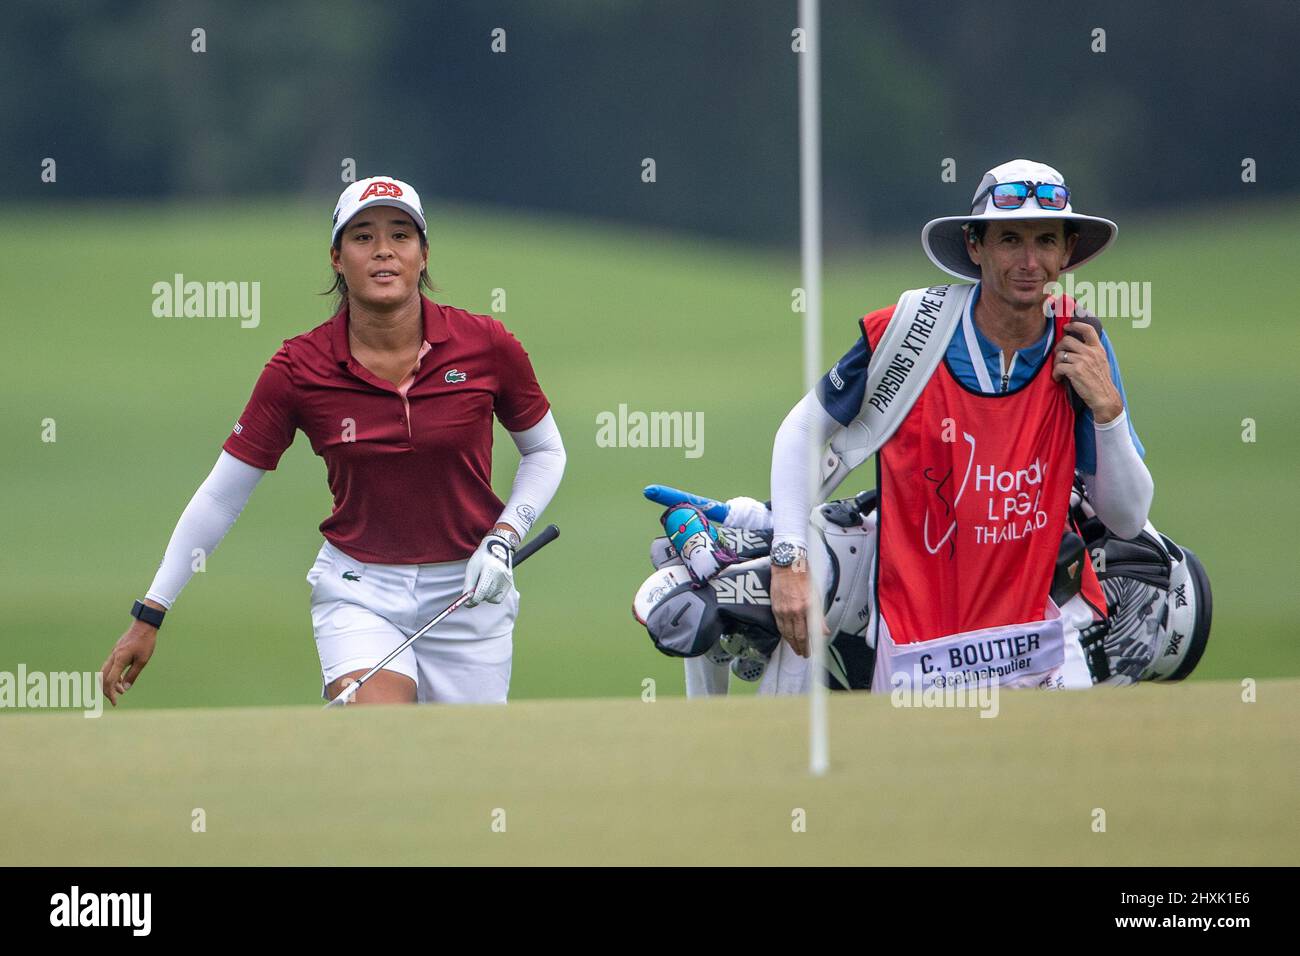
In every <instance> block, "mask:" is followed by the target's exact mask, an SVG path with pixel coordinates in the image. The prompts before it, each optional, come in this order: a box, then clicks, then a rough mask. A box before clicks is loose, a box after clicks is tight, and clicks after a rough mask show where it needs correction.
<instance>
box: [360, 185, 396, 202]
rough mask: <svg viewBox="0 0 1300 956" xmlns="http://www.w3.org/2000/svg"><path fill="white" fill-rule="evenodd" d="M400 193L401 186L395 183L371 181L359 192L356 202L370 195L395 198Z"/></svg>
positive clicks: (362, 200)
mask: <svg viewBox="0 0 1300 956" xmlns="http://www.w3.org/2000/svg"><path fill="white" fill-rule="evenodd" d="M400 195H402V187H401V186H399V185H397V183H371V184H370V185H369V186H367V187H366V191H365V192H363V193H362V194H361V198H360V199H358V200H357V202H365V201H366V200H367V199H369V198H370V197H371V196H386V197H388V198H389V199H396V198H397V197H398V196H400Z"/></svg>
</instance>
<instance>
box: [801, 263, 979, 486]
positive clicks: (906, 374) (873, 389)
mask: <svg viewBox="0 0 1300 956" xmlns="http://www.w3.org/2000/svg"><path fill="white" fill-rule="evenodd" d="M974 288H975V286H974V285H972V284H966V283H954V284H952V285H936V286H931V287H930V288H928V289H910V290H908V291H907V292H904V293H903V294H902V296H900V297H899V299H898V305H897V307H896V308H895V309H894V314H893V316H892V317H891V318H890V320H889V324H888V325H887V326H885V332H884V334H883V335H882V336H881V337H880V342H879V343H878V344H877V345H876V347H875V349H873V350H872V353H871V359H870V361H869V363H868V365H867V387H866V391H865V392H864V393H863V396H862V407H861V408H860V409H859V410H858V413H857V414H856V415H855V416H854V417H853V421H851V422H850V423H849V424H848V425H846V426H844V427H843V428H841V429H839V430H838V431H837V432H836V433H835V434H834V435H833V436H832V437H831V441H830V448H829V450H828V451H827V452H826V454H825V455H823V456H822V470H821V478H822V489H821V496H820V497H819V498H818V500H819V501H824V500H825V499H826V497H827V496H828V495H829V494H830V493H831V492H832V491H834V490H835V486H836V485H838V484H839V483H840V482H841V481H843V480H844V477H845V476H846V475H847V474H848V473H849V472H850V471H852V470H853V469H854V468H857V467H858V466H859V465H861V464H862V463H863V462H864V461H866V460H867V459H868V458H870V457H871V456H872V455H874V454H875V453H876V452H877V451H879V450H880V446H881V445H883V444H884V443H885V442H887V441H888V440H889V439H890V438H891V437H892V436H893V434H894V432H895V431H897V430H898V426H899V425H901V424H902V422H903V419H904V418H905V417H906V416H907V413H908V412H909V411H911V409H912V406H913V405H914V404H915V403H916V400H917V398H918V397H919V396H920V394H921V390H922V389H924V388H925V386H926V383H927V382H929V381H930V376H931V375H933V374H934V370H935V369H936V368H938V367H939V362H940V361H942V359H943V353H944V351H945V350H946V349H947V347H948V341H949V340H950V339H951V338H952V334H953V332H954V331H955V330H956V328H957V323H958V322H960V321H961V316H962V312H963V311H965V309H966V302H967V300H968V299H969V298H970V295H971V291H972V290H973V289H974Z"/></svg>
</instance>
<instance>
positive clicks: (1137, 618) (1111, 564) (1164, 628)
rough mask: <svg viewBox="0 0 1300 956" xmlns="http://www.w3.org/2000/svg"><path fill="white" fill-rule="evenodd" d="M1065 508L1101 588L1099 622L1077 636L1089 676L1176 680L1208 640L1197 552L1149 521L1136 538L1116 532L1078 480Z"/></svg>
mask: <svg viewBox="0 0 1300 956" xmlns="http://www.w3.org/2000/svg"><path fill="white" fill-rule="evenodd" d="M1071 510H1072V512H1073V514H1074V518H1075V521H1076V523H1077V524H1078V527H1079V529H1080V531H1081V532H1082V534H1083V539H1084V541H1085V543H1086V547H1087V550H1088V554H1089V555H1090V559H1091V561H1092V564H1093V568H1094V569H1095V570H1096V572H1097V577H1098V579H1100V581H1101V588H1102V591H1103V592H1105V594H1106V605H1107V617H1106V621H1105V622H1104V627H1103V628H1102V630H1101V631H1100V632H1099V633H1097V634H1096V635H1089V634H1088V633H1085V634H1084V635H1083V638H1082V640H1083V643H1084V652H1085V653H1086V654H1088V657H1089V664H1090V667H1091V669H1092V672H1093V678H1094V680H1095V681H1097V682H1098V683H1107V684H1132V683H1136V682H1137V681H1144V680H1151V681H1179V680H1182V679H1183V678H1184V677H1186V676H1187V675H1188V674H1190V673H1191V672H1192V671H1193V669H1195V667H1196V665H1197V664H1198V663H1199V662H1200V660H1201V655H1202V654H1204V653H1205V647H1206V644H1208V643H1209V640H1210V619H1211V616H1212V613H1213V598H1212V595H1211V593H1210V579H1209V576H1208V575H1207V574H1206V571H1205V566H1204V565H1203V564H1201V560H1200V558H1198V557H1197V556H1196V555H1195V554H1194V553H1193V552H1192V551H1191V550H1190V549H1189V548H1185V547H1181V546H1180V545H1177V544H1175V543H1174V542H1173V541H1172V540H1171V539H1170V538H1169V537H1168V536H1167V535H1164V534H1161V533H1160V532H1159V531H1157V530H1156V529H1155V527H1154V526H1153V525H1152V524H1151V522H1149V521H1148V522H1147V524H1146V527H1145V528H1143V529H1142V533H1141V534H1139V535H1138V536H1137V537H1136V538H1118V537H1116V536H1115V535H1113V534H1112V533H1111V532H1110V531H1109V530H1107V528H1106V526H1105V525H1103V524H1102V523H1101V522H1100V521H1099V520H1098V519H1097V516H1096V514H1095V513H1094V512H1093V511H1092V508H1091V507H1090V506H1089V504H1088V501H1087V499H1086V497H1085V496H1084V494H1083V486H1082V483H1080V482H1077V481H1076V483H1075V488H1074V494H1073V496H1072V497H1071Z"/></svg>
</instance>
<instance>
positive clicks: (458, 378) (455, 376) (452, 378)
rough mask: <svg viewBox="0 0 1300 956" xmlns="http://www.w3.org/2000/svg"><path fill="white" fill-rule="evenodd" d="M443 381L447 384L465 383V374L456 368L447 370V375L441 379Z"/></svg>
mask: <svg viewBox="0 0 1300 956" xmlns="http://www.w3.org/2000/svg"><path fill="white" fill-rule="evenodd" d="M443 381H445V382H447V383H449V384H450V383H454V382H463V381H465V373H464V372H462V371H461V370H460V369H458V368H453V369H449V370H448V372H447V374H446V375H445V376H444V377H443Z"/></svg>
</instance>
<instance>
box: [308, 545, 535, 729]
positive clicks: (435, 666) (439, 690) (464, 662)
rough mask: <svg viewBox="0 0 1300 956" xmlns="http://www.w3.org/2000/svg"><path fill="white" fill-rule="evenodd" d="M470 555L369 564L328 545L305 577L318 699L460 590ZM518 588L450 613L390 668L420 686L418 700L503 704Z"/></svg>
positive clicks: (379, 655)
mask: <svg viewBox="0 0 1300 956" xmlns="http://www.w3.org/2000/svg"><path fill="white" fill-rule="evenodd" d="M467 563H468V561H467V560H466V561H449V562H446V563H443V564H366V563H364V562H362V561H358V560H356V559H355V558H353V557H351V556H350V555H348V554H345V553H344V552H343V551H340V550H339V549H338V548H336V547H335V546H334V545H332V544H330V543H329V541H325V542H324V543H323V544H322V545H321V549H320V553H319V554H318V555H317V556H316V563H315V564H313V565H312V568H311V570H310V571H309V572H308V573H307V583H308V584H310V585H311V586H312V588H311V622H312V630H313V631H314V632H315V636H316V652H317V654H318V655H319V656H320V667H321V696H322V697H324V696H325V689H326V688H327V687H328V686H329V684H331V683H332V682H333V681H335V680H337V679H338V678H340V677H342V676H343V675H344V674H348V673H351V672H353V671H358V670H369V669H370V668H371V667H374V666H375V665H376V664H378V663H379V662H380V661H381V660H383V659H384V658H385V657H386V656H388V654H390V653H391V652H392V651H393V649H394V648H396V647H397V646H398V645H400V644H401V643H402V642H403V641H405V640H406V639H407V638H409V637H410V636H411V635H412V634H414V633H415V632H416V631H418V630H419V629H420V628H422V627H424V625H425V624H427V623H429V621H430V620H432V619H433V618H434V617H436V616H437V614H438V613H439V612H440V611H442V610H443V609H444V608H445V607H446V606H447V605H448V604H450V603H451V602H452V601H454V600H456V598H457V597H459V596H460V594H461V586H462V584H463V583H464V580H465V566H466V564H467ZM518 614H519V592H518V591H517V590H515V589H514V588H513V587H512V588H511V589H510V591H509V593H507V594H506V596H505V597H504V598H503V599H502V601H501V603H500V604H488V603H483V604H479V605H478V606H477V607H460V608H457V609H456V610H455V611H452V612H451V614H449V615H448V616H447V618H446V620H444V621H443V622H442V623H440V624H438V625H436V626H435V627H433V628H431V629H430V630H429V632H428V633H427V634H425V635H424V636H423V637H421V638H420V639H419V640H417V641H416V642H415V643H414V644H413V645H412V646H411V647H408V648H407V649H406V650H404V651H403V652H402V653H401V654H399V655H397V657H395V658H393V660H392V661H390V662H389V663H388V665H387V666H386V667H385V668H384V669H385V670H391V671H394V672H396V673H398V674H404V675H406V676H407V677H409V678H411V680H413V681H415V684H416V699H417V700H418V701H420V702H422V703H424V702H439V703H458V704H504V703H505V702H506V697H507V695H508V693H509V691H510V662H511V656H512V653H513V650H514V642H513V637H512V635H513V633H514V626H515V618H516V617H517V616H518Z"/></svg>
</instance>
